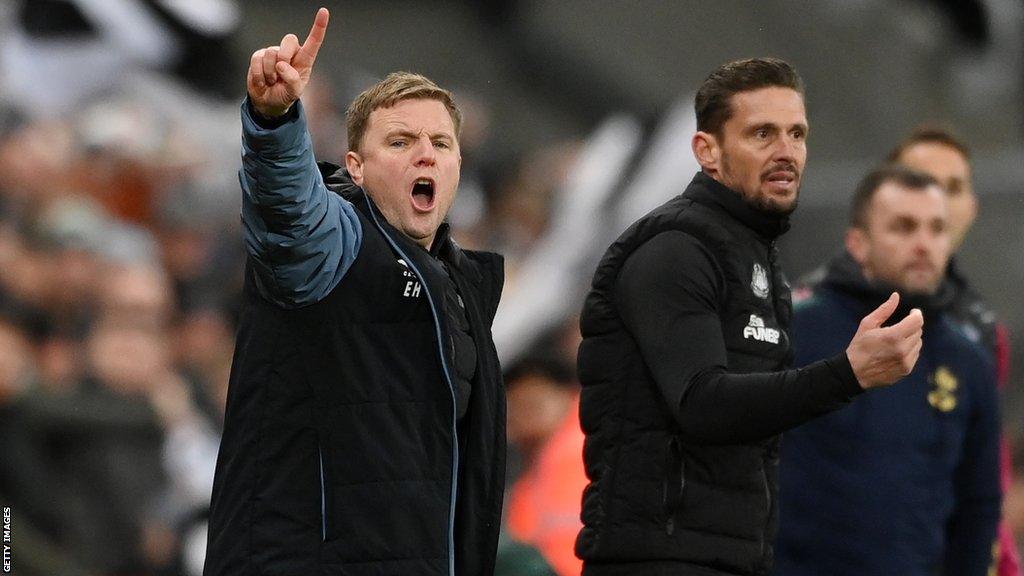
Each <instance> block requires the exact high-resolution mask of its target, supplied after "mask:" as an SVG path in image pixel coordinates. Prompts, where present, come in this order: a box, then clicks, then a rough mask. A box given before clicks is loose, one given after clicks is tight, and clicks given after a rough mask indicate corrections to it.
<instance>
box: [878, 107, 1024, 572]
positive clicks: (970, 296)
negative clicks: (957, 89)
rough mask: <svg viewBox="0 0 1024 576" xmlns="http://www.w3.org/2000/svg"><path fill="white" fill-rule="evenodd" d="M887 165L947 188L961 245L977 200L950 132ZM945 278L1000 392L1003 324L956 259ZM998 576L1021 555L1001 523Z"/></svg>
mask: <svg viewBox="0 0 1024 576" xmlns="http://www.w3.org/2000/svg"><path fill="white" fill-rule="evenodd" d="M887 160H889V161H890V162H899V163H900V164H904V165H906V166H910V167H911V168H915V169H917V170H921V171H922V172H925V173H927V174H930V175H931V176H932V177H934V178H935V179H936V180H938V181H939V183H940V184H942V186H943V187H944V188H945V189H946V198H947V200H948V203H949V230H950V238H951V242H952V247H953V251H954V252H956V251H957V250H959V249H960V247H961V246H962V245H963V243H964V240H965V239H966V237H967V233H968V232H970V230H971V227H972V226H973V225H974V220H975V218H976V217H977V215H978V198H977V195H976V194H975V192H974V177H973V173H972V170H971V153H970V150H969V149H968V148H967V145H966V144H964V142H963V141H961V140H960V139H959V138H957V137H956V136H955V135H954V134H953V133H952V132H950V131H949V130H946V129H943V128H940V127H933V126H922V127H920V128H918V129H916V130H914V132H913V133H911V134H910V136H908V137H907V138H905V139H904V140H903V141H902V142H900V143H899V144H898V145H897V146H896V147H895V148H894V149H893V150H892V152H890V153H889V156H888V158H887ZM946 279H947V281H948V284H949V287H950V289H951V290H952V292H953V303H952V305H951V307H950V311H949V313H950V317H951V318H952V319H953V320H955V321H956V322H957V323H958V324H960V326H961V328H962V329H963V330H964V333H965V334H966V335H967V336H968V338H970V339H971V340H974V341H977V342H981V344H982V345H983V346H984V347H985V348H986V349H987V350H989V352H990V353H991V354H992V356H993V360H994V362H995V365H996V371H997V377H998V384H999V389H1000V390H1005V389H1006V386H1007V385H1008V384H1009V377H1010V341H1009V332H1008V331H1007V329H1006V325H1005V324H1003V323H1002V322H1000V321H999V320H998V319H997V318H996V315H995V312H993V311H992V309H991V308H989V306H988V305H987V304H986V303H985V301H984V300H983V299H982V298H981V295H980V294H978V293H977V292H975V291H974V289H973V288H972V287H971V286H970V284H969V283H968V281H967V278H966V277H965V276H964V274H963V272H962V271H961V270H960V269H959V267H958V266H957V262H956V257H955V256H953V257H951V258H950V260H949V266H948V267H947V269H946ZM1010 454H1011V450H1010V446H1009V444H1008V442H1007V440H1006V439H1005V438H1004V439H1002V440H1001V442H1000V468H1001V472H1002V483H1003V490H1004V491H1005V490H1007V489H1008V488H1009V486H1010V482H1011V472H1012V470H1013V463H1012V460H1011V457H1010ZM998 574H999V576H1017V575H1018V574H1020V556H1019V553H1018V550H1017V545H1016V542H1014V539H1013V533H1012V531H1011V530H1010V527H1009V525H1008V524H1007V523H1006V522H1000V524H999V569H998Z"/></svg>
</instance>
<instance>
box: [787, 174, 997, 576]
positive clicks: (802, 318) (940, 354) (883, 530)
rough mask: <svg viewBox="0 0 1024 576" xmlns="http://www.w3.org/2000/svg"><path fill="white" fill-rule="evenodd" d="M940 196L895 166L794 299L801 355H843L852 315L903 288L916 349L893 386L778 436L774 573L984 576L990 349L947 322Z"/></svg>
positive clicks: (799, 358)
mask: <svg viewBox="0 0 1024 576" xmlns="http://www.w3.org/2000/svg"><path fill="white" fill-rule="evenodd" d="M944 195H945V193H944V191H943V189H942V187H941V186H940V185H939V184H938V182H937V181H936V180H935V179H934V178H932V177H931V176H929V175H927V174H925V173H922V172H916V171H913V170H911V169H910V168H906V167H903V166H899V165H890V166H886V167H883V168H880V169H878V170H875V171H873V172H872V173H870V174H869V175H868V176H867V177H865V178H864V180H863V181H862V182H861V184H860V186H858V188H857V192H856V194H855V195H854V199H853V205H852V210H851V214H850V228H849V229H848V231H847V235H846V248H847V251H846V253H845V254H843V255H841V256H840V257H838V258H836V259H834V260H833V261H832V262H831V263H830V264H829V266H828V269H827V274H826V276H825V279H824V280H823V281H822V282H821V283H820V284H819V285H818V286H817V287H815V288H814V289H813V292H812V293H811V294H810V296H809V297H808V298H806V299H805V300H802V301H801V302H799V303H798V304H797V306H796V310H795V314H794V320H793V339H794V342H795V347H796V364H797V365H798V366H808V365H810V366H813V365H814V364H813V363H814V362H816V361H819V360H820V359H822V358H829V357H832V356H833V355H834V354H835V353H836V352H837V351H840V350H842V348H843V346H845V343H846V341H847V339H848V338H849V337H850V335H851V334H853V333H854V332H855V331H856V330H857V329H858V326H857V322H858V319H859V315H860V314H863V313H864V312H866V311H868V310H870V309H871V308H873V307H874V306H877V305H878V303H879V302H881V301H883V300H885V298H886V297H887V296H888V295H889V294H890V293H891V292H892V290H893V289H895V290H898V291H899V293H900V295H901V299H902V302H901V305H900V308H899V309H898V310H897V312H896V314H895V315H894V316H896V317H900V316H902V315H904V314H907V313H908V311H909V308H910V306H916V307H918V308H919V309H920V310H922V311H923V313H924V316H925V330H924V334H923V343H924V346H923V348H922V352H921V357H920V359H919V361H918V363H917V366H916V367H915V369H914V370H913V371H912V372H911V373H910V375H909V376H908V377H907V378H906V380H905V381H904V382H902V383H901V384H900V385H899V386H896V387H893V388H890V389H886V390H881V391H879V392H877V393H875V394H870V395H867V397H865V398H864V399H862V400H861V401H859V402H857V403H855V404H854V405H852V406H848V407H846V408H844V409H842V410H839V411H837V412H835V413H833V414H830V415H828V416H826V417H824V418H821V419H818V420H815V421H813V422H808V423H807V424H804V425H802V426H800V427H797V428H796V429H794V430H791V431H789V432H788V433H787V434H786V442H785V446H784V448H783V453H782V465H781V471H780V484H781V490H780V495H781V497H782V502H783V509H782V513H781V514H780V518H781V523H780V528H779V539H778V544H777V555H776V561H777V563H776V573H777V574H779V575H780V576H805V575H806V576H817V575H820V574H829V575H832V576H843V575H850V576H853V575H858V576H859V575H862V574H899V575H901V576H927V575H931V574H936V573H941V574H943V575H944V576H970V575H976V576H983V575H984V574H986V573H987V572H988V569H989V567H990V564H991V563H992V561H993V557H992V543H993V542H994V540H995V536H996V523H997V521H998V519H999V507H1000V487H999V458H998V435H999V407H998V401H997V398H996V393H995V373H994V369H993V365H992V363H991V362H990V359H989V358H988V357H987V356H986V353H985V350H984V348H983V347H982V346H980V345H979V344H978V343H977V342H972V341H970V340H969V339H968V338H966V337H965V336H964V335H963V333H962V332H961V331H960V330H959V329H958V328H957V327H956V325H955V324H954V323H953V322H952V320H951V317H950V310H951V305H952V296H953V295H952V292H951V290H950V286H949V285H948V283H946V282H944V281H943V278H944V271H945V267H946V263H947V261H948V259H949V254H950V249H951V233H950V228H949V225H948V222H949V217H948V210H947V202H946V199H945V196H944Z"/></svg>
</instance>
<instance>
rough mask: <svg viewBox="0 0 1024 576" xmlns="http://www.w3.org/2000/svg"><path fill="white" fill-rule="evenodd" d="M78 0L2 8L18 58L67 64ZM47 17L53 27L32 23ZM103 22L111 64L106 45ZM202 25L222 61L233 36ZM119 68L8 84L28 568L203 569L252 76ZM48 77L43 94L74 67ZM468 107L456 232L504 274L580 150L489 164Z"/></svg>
mask: <svg viewBox="0 0 1024 576" xmlns="http://www.w3.org/2000/svg"><path fill="white" fill-rule="evenodd" d="M85 4H89V3H64V2H39V3H38V4H37V3H34V2H33V3H26V4H24V5H23V6H22V7H19V8H18V9H16V10H11V11H10V12H8V13H7V14H6V17H7V18H8V21H7V22H6V24H7V25H8V28H7V30H8V31H9V32H11V35H7V40H6V43H7V44H8V45H12V44H16V43H18V42H21V44H22V45H23V46H26V45H31V46H34V47H35V48H36V49H38V48H40V47H41V46H42V45H43V44H46V48H47V49H46V50H39V51H37V52H36V53H35V54H34V56H33V57H34V58H37V60H33V61H31V62H21V63H14V64H12V63H11V62H7V63H6V67H7V70H8V71H9V72H17V71H18V70H19V69H21V70H22V71H24V72H25V73H26V74H28V73H30V72H31V70H25V69H27V68H33V67H35V68H45V69H48V70H50V71H54V70H57V71H60V70H62V69H61V64H62V59H66V58H69V57H71V56H74V55H75V54H76V53H77V56H76V58H78V60H77V61H75V58H72V62H70V66H71V67H70V68H67V69H66V70H65V72H66V74H68V75H72V76H74V74H75V73H76V72H80V70H77V71H76V70H75V68H76V67H79V66H82V65H83V62H82V61H81V60H82V59H87V56H82V55H81V52H82V51H83V44H82V43H80V42H79V41H80V40H81V38H83V37H84V36H82V35H81V34H80V32H81V30H76V29H75V28H74V26H75V24H76V22H78V20H79V19H81V18H82V17H84V16H85V15H88V16H96V15H95V14H91V13H89V12H88V10H86V11H85V13H79V12H76V11H71V12H68V11H67V10H66V9H67V8H68V7H74V6H76V5H78V6H79V8H81V7H82V5H85ZM8 8H10V7H8ZM47 11H49V12H47ZM43 14H49V15H50V16H51V17H53V18H54V21H53V22H50V23H46V24H41V23H40V19H41V18H42V16H43ZM101 16H102V15H101ZM105 24H109V25H111V26H114V25H117V24H118V23H117V22H111V21H106V22H105ZM60 26H66V27H67V28H60ZM99 28H102V26H99ZM200 29H201V28H200ZM61 34H64V37H63V38H62V37H61V36H60V35H61ZM115 36H116V34H115ZM68 38H74V39H75V42H74V43H69V42H67V41H66V40H67V39H68ZM97 38H98V39H97V41H96V42H95V46H96V48H97V53H98V54H99V56H98V58H99V57H102V55H103V51H102V50H101V48H103V47H105V46H107V45H108V44H109V39H107V40H103V39H102V37H101V36H97ZM189 40H192V41H195V38H189ZM200 40H203V41H205V44H204V46H205V47H207V48H210V47H217V46H219V47H220V51H218V52H216V53H215V56H216V57H223V58H227V57H228V52H227V47H226V45H224V42H223V38H222V37H221V36H211V37H208V38H205V39H202V38H200ZM215 41H216V42H215ZM85 51H86V52H88V51H87V50H85ZM239 61H241V60H239ZM65 64H68V63H67V62H65ZM121 64H122V66H123V68H122V69H120V70H117V71H114V72H112V74H114V75H115V76H116V78H115V77H114V76H111V77H110V79H109V82H107V83H106V85H105V87H104V88H103V89H97V88H95V87H94V86H93V84H95V82H92V83H90V84H89V86H83V85H82V84H81V83H79V84H71V89H70V90H69V91H68V92H66V93H62V94H63V97H62V98H61V97H56V98H54V97H49V96H48V97H47V98H40V99H39V100H35V99H33V98H31V97H28V98H25V97H23V96H24V94H21V93H19V92H18V91H17V90H16V87H13V88H12V86H10V85H8V86H7V87H6V90H5V91H4V92H2V93H0V438H2V439H3V440H2V458H0V502H2V503H3V505H4V506H9V507H11V509H12V528H13V533H14V550H15V552H14V561H15V564H16V566H17V573H19V574H26V575H31V574H40V575H43V574H45V575H53V574H63V575H75V574H83V575H84V574H90V575H103V576H108V575H129V574H131V575H148V574H179V573H180V574H198V573H199V572H200V570H201V567H202V558H203V553H204V550H205V535H204V534H203V526H204V522H203V518H204V516H205V514H206V507H207V506H208V503H209V498H210V491H211V487H212V482H213V469H214V463H215V459H216V455H217V449H218V443H219V434H220V430H221V426H222V416H223V409H224V400H225V397H226V387H227V381H228V374H229V371H230V366H231V356H232V352H233V346H234V330H235V322H236V314H237V303H238V299H239V296H240V293H241V282H242V276H243V271H244V266H245V253H244V248H243V246H242V242H241V230H240V224H239V215H238V210H239V202H240V200H239V193H240V192H239V189H238V186H237V180H236V173H237V170H238V167H239V141H238V137H239V133H240V128H239V120H238V106H239V104H240V103H241V99H242V96H243V94H242V91H243V90H244V78H243V77H242V76H241V75H238V77H237V82H235V84H236V86H235V90H234V93H231V91H230V89H229V90H225V92H227V94H217V93H211V92H210V91H205V92H203V91H197V90H195V89H194V88H193V86H192V85H191V84H190V79H189V78H188V77H184V76H182V75H181V74H179V73H178V70H177V69H176V68H175V66H174V62H173V61H167V62H140V61H124V62H122V63H121ZM19 67H20V68H19ZM105 70H106V69H100V72H99V73H103V72H104V71H105ZM48 80H52V82H51V84H45V83H44V84H40V85H39V86H37V89H38V90H40V91H43V92H46V91H47V88H49V87H52V88H53V89H55V90H56V89H58V88H59V87H61V85H62V83H65V82H68V81H69V80H68V77H67V76H65V75H59V77H58V78H50V79H48ZM94 80H95V79H94ZM100 84H103V83H102V82H101V83H100ZM75 87H78V88H80V89H75ZM342 98H343V97H342V96H337V95H336V94H335V93H334V92H333V91H332V90H331V88H330V83H329V81H324V82H321V83H320V84H319V85H318V86H317V89H316V90H315V92H314V94H313V95H312V96H311V97H309V98H307V99H306V105H307V111H308V116H309V118H310V125H311V132H312V133H313V136H314V141H315V142H316V151H317V155H318V157H319V158H320V159H322V160H330V161H335V162H337V161H339V159H340V158H341V156H342V155H343V153H344V151H345V149H346V148H345V145H346V143H345V139H344V110H345V106H346V104H347V101H344V100H343V99H342ZM460 104H461V105H462V106H463V107H464V108H465V110H466V119H467V122H466V127H465V133H464V135H463V142H462V147H463V155H464V159H465V160H464V171H463V180H462V186H461V189H460V200H459V202H458V203H457V205H456V209H455V211H454V212H453V213H452V214H451V222H452V225H453V228H454V231H455V234H454V235H455V238H456V239H457V240H458V241H459V242H460V243H462V244H464V245H466V246H468V247H473V248H487V249H492V250H497V251H499V252H502V253H504V254H505V255H506V256H507V258H508V272H509V274H510V281H514V275H515V270H516V264H517V262H518V261H520V260H521V259H522V258H524V257H525V256H526V255H527V254H528V253H529V252H530V250H531V243H532V242H533V241H534V240H535V239H536V238H538V237H540V236H541V235H542V232H543V231H544V229H545V228H546V227H547V225H548V218H549V216H550V207H551V204H552V195H553V193H554V190H556V189H557V188H558V186H559V184H560V182H561V181H563V180H564V177H565V174H566V172H567V170H568V166H569V165H570V163H571V161H572V159H573V155H574V151H575V149H576V144H575V143H571V142H570V143H565V144H558V145H555V146H553V147H550V148H541V149H537V150H534V151H533V152H532V154H531V157H530V158H522V159H515V158H512V159H510V158H507V157H502V158H500V159H498V158H488V157H487V156H486V151H487V150H488V146H489V145H490V142H489V136H488V121H487V115H488V111H487V106H486V103H484V102H479V101H477V100H475V99H474V98H473V97H472V95H466V96H465V98H464V99H463V100H462V101H461V102H460ZM185 106H187V110H183V107H185ZM512 190H514V191H515V193H514V194H513V193H510V191H512ZM567 354H568V353H567ZM559 361H560V362H562V363H563V364H564V363H566V362H567V359H566V358H562V359H560V360H559ZM570 366H571V365H570ZM568 370H569V372H568V373H571V369H568ZM561 373H563V374H564V373H566V369H562V372H561Z"/></svg>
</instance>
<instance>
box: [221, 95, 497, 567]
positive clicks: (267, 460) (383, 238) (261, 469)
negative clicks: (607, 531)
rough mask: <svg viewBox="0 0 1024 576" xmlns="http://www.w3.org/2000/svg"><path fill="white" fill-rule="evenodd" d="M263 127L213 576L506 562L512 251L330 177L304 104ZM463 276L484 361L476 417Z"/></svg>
mask: <svg viewBox="0 0 1024 576" xmlns="http://www.w3.org/2000/svg"><path fill="white" fill-rule="evenodd" d="M298 106H299V105H297V107H298ZM243 125H244V132H243V146H244V155H243V169H242V174H241V179H242V187H243V191H244V194H245V197H244V201H243V220H244V223H245V226H246V242H247V246H248V248H249V261H248V264H249V265H248V267H247V273H246V287H245V300H244V305H243V309H242V314H241V321H240V327H239V333H238V338H237V344H236V348H235V357H234V361H233V365H232V373H231V382H230V388H229V392H228V401H227V413H226V416H225V429H224V437H223V439H222V441H221V449H220V454H219V456H218V460H217V471H216V477H215V480H214V488H213V500H212V504H211V511H210V516H211V517H210V537H209V544H208V549H207V558H206V567H205V574H206V576H250V575H252V576H254V575H267V576H270V575H277V576H292V575H297V574H302V575H316V574H332V575H359V576H377V575H386V574H432V575H437V576H443V575H448V576H452V575H455V574H458V575H459V576H464V575H465V576H470V575H472V576H477V575H481V574H483V575H486V574H490V573H492V572H493V569H494V556H495V549H496V547H497V536H498V526H499V522H500V517H501V503H502V493H503V488H504V471H505V398H504V393H503V390H502V388H501V376H500V368H499V366H498V359H497V354H496V353H495V350H494V344H493V341H492V339H491V334H490V327H491V321H492V319H493V317H494V313H495V311H496V309H497V304H498V297H499V295H500V292H501V286H502V279H503V274H502V262H501V258H500V257H499V256H497V255H495V254H488V253H481V252H472V251H468V250H465V251H464V250H461V249H460V248H459V247H458V246H456V245H455V243H454V242H452V241H451V239H450V238H448V236H447V234H446V231H445V230H440V231H439V233H438V237H437V239H435V242H434V247H433V249H432V251H431V252H430V253H428V252H427V251H425V250H423V249H422V248H421V247H420V246H418V245H417V244H415V243H414V242H413V241H412V240H410V239H409V238H407V237H406V236H404V235H403V234H402V233H401V232H399V231H398V230H396V229H395V228H394V227H392V226H391V225H389V224H388V223H387V221H385V220H384V218H383V217H382V215H381V214H380V211H379V210H378V209H377V207H376V206H375V205H374V203H373V202H372V200H371V199H370V198H369V197H368V196H367V195H366V194H364V193H363V192H362V191H361V190H359V189H358V188H356V187H354V186H352V185H351V182H347V181H346V180H345V179H344V178H339V177H338V176H337V175H335V176H334V177H333V178H329V179H328V182H327V183H326V184H325V182H324V175H322V174H321V173H320V171H319V170H318V169H317V166H316V164H315V161H314V159H313V155H312V151H311V149H310V139H309V134H308V133H307V132H306V130H305V122H304V118H303V116H302V113H301V108H300V107H299V108H297V110H296V112H294V113H293V115H292V116H291V117H290V118H289V120H288V121H287V122H285V123H284V124H283V125H281V126H278V127H276V128H271V129H265V128H261V127H260V126H257V125H255V124H254V123H253V120H252V118H251V116H250V115H249V111H248V110H245V111H244V112H243ZM332 183H334V184H338V185H340V186H341V187H342V188H345V189H347V193H346V195H345V197H342V196H341V195H339V194H336V193H334V192H332V191H330V190H328V185H330V184H332ZM341 191H342V190H340V189H338V190H335V192H341ZM449 277H450V278H451V280H452V281H454V283H455V284H456V285H457V288H458V292H459V294H460V295H461V296H462V298H463V300H464V303H465V311H466V316H467V320H468V324H469V331H470V333H471V334H472V335H473V341H474V344H475V346H476V360H477V366H476V370H475V375H476V377H475V379H474V381H473V386H472V395H471V397H470V399H469V407H468V411H467V413H466V415H465V416H464V417H463V418H462V419H461V420H459V421H458V425H456V398H455V390H454V388H453V384H452V374H451V372H452V367H451V365H450V364H451V359H452V357H453V350H452V348H453V346H454V345H453V338H452V333H453V328H452V327H451V326H450V325H449V320H448V317H447V315H446V313H445V310H444V305H445V304H444V295H445V290H446V286H447V283H448V281H449V280H448V278H449ZM410 285H413V286H414V289H410V288H409V287H410ZM460 465H461V466H460Z"/></svg>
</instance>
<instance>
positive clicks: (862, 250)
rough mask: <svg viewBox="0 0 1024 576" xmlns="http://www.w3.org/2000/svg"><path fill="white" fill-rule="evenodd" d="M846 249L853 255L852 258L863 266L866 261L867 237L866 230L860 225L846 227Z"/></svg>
mask: <svg viewBox="0 0 1024 576" xmlns="http://www.w3.org/2000/svg"><path fill="white" fill-rule="evenodd" d="M846 251H847V252H849V253H850V256H853V259H854V260H856V261H857V264H860V267H861V268H864V267H865V265H866V264H867V261H868V251H869V246H868V237H867V232H866V231H865V230H864V229H863V228H860V227H857V226H851V227H849V228H847V229H846Z"/></svg>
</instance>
